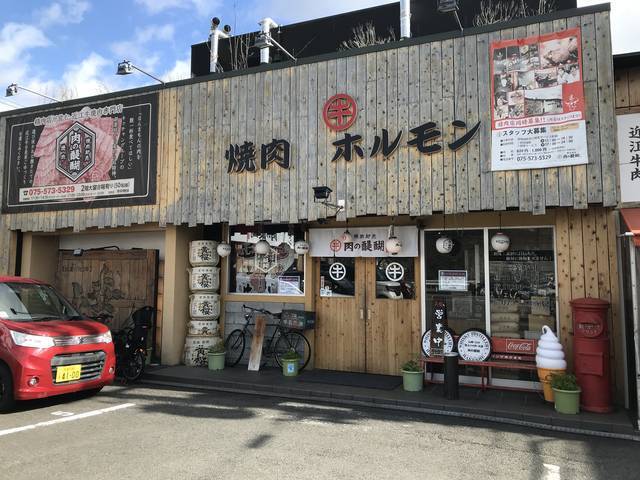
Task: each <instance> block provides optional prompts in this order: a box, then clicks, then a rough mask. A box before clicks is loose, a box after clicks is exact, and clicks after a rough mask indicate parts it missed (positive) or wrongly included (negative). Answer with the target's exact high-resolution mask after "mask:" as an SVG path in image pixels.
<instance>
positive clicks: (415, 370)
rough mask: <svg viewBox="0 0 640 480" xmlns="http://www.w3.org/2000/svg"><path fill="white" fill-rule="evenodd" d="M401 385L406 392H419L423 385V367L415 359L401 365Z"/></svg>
mask: <svg viewBox="0 0 640 480" xmlns="http://www.w3.org/2000/svg"><path fill="white" fill-rule="evenodd" d="M401 369H402V387H403V388H404V390H405V391H406V392H421V391H422V387H423V385H424V369H423V368H422V367H420V364H419V363H418V362H417V361H415V360H409V361H408V362H405V363H404V364H403V365H402V367H401Z"/></svg>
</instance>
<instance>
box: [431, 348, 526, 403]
mask: <svg viewBox="0 0 640 480" xmlns="http://www.w3.org/2000/svg"><path fill="white" fill-rule="evenodd" d="M456 340H457V338H456ZM537 343H538V342H537V341H536V340H523V339H521V338H497V337H492V338H491V357H490V358H489V360H487V361H485V362H470V361H466V360H462V359H459V361H458V364H459V365H461V366H463V365H464V366H471V367H479V368H480V379H481V383H480V385H477V384H462V385H464V386H472V387H480V388H481V389H482V390H483V391H484V390H486V389H487V388H499V389H503V390H528V391H536V390H535V389H531V388H522V387H503V386H495V385H492V384H491V378H490V376H489V368H500V369H506V370H529V371H531V370H537V367H536V346H537ZM420 363H421V365H422V367H423V368H424V369H425V379H426V381H427V382H428V383H440V382H438V381H436V380H434V378H433V374H434V371H433V368H432V367H433V365H442V364H443V363H444V358H443V357H441V356H438V357H425V356H423V357H422V358H421V361H420ZM536 379H537V376H536Z"/></svg>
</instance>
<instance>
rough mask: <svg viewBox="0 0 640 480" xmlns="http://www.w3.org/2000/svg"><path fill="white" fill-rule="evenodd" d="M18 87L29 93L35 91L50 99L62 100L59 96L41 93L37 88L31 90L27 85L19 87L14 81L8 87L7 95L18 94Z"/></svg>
mask: <svg viewBox="0 0 640 480" xmlns="http://www.w3.org/2000/svg"><path fill="white" fill-rule="evenodd" d="M18 89H20V90H24V91H26V92H29V93H33V94H34V95H38V96H40V97H44V98H46V99H48V100H53V101H54V102H59V101H60V100H58V99H57V98H53V97H50V96H49V95H45V94H44V93H39V92H36V91H35V90H30V89H28V88H27V87H19V86H18V84H17V83H12V84H11V85H9V86H8V87H7V90H6V92H5V97H13V96H14V95H17V94H18Z"/></svg>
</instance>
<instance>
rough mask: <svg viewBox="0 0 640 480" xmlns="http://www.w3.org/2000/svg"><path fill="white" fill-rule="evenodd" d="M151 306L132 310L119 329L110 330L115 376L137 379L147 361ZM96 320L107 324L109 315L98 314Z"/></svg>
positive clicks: (151, 319)
mask: <svg viewBox="0 0 640 480" xmlns="http://www.w3.org/2000/svg"><path fill="white" fill-rule="evenodd" d="M154 311H155V309H154V308H153V307H148V306H147V307H142V308H139V309H138V310H136V311H135V312H133V313H132V314H131V315H130V316H129V318H127V320H126V321H125V323H124V327H122V328H121V329H120V330H113V329H112V331H111V336H112V337H113V346H114V349H115V352H116V376H117V377H120V378H124V379H125V380H126V381H129V382H134V381H136V380H138V379H139V378H140V377H141V376H142V373H143V372H144V367H145V365H146V363H147V338H148V336H149V333H150V332H149V330H150V329H151V328H152V326H153V314H154ZM95 319H96V320H98V321H100V322H102V323H106V324H107V325H109V323H110V321H111V320H112V319H113V317H112V316H111V315H108V314H100V315H98V316H97V317H96V318H95Z"/></svg>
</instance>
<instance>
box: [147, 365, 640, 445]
mask: <svg viewBox="0 0 640 480" xmlns="http://www.w3.org/2000/svg"><path fill="white" fill-rule="evenodd" d="M138 383H139V384H141V385H143V384H147V385H158V386H167V387H177V388H182V389H187V390H208V391H216V392H229V393H240V394H244V395H255V396H263V397H279V398H288V399H295V400H307V401H321V402H325V403H334V404H340V405H351V406H360V407H368V408H378V409H384V410H395V411H402V412H413V413H424V414H429V415H441V416H448V417H456V418H470V419H473V420H482V421H487V422H493V423H502V424H507V425H517V426H521V427H529V428H538V429H542V430H550V431H554V432H563V433H572V434H577V435H587V436H592V437H600V438H612V439H616V440H627V441H634V442H640V433H638V434H626V433H615V432H603V431H599V430H589V429H584V428H573V427H563V426H560V425H550V424H547V423H539V422H531V421H527V420H518V419H515V418H508V417H498V416H494V415H485V414H480V413H470V412H460V411H455V410H442V409H437V408H428V407H419V406H409V405H400V404H397V403H388V402H385V401H383V400H380V401H373V400H364V399H357V398H338V397H330V396H319V395H304V394H299V393H293V392H288V391H274V390H255V389H246V388H237V387H230V386H223V385H211V384H209V385H197V386H196V385H193V384H189V383H183V382H177V381H171V380H156V379H150V378H145V377H143V378H141V379H140V380H139V382H138Z"/></svg>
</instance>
